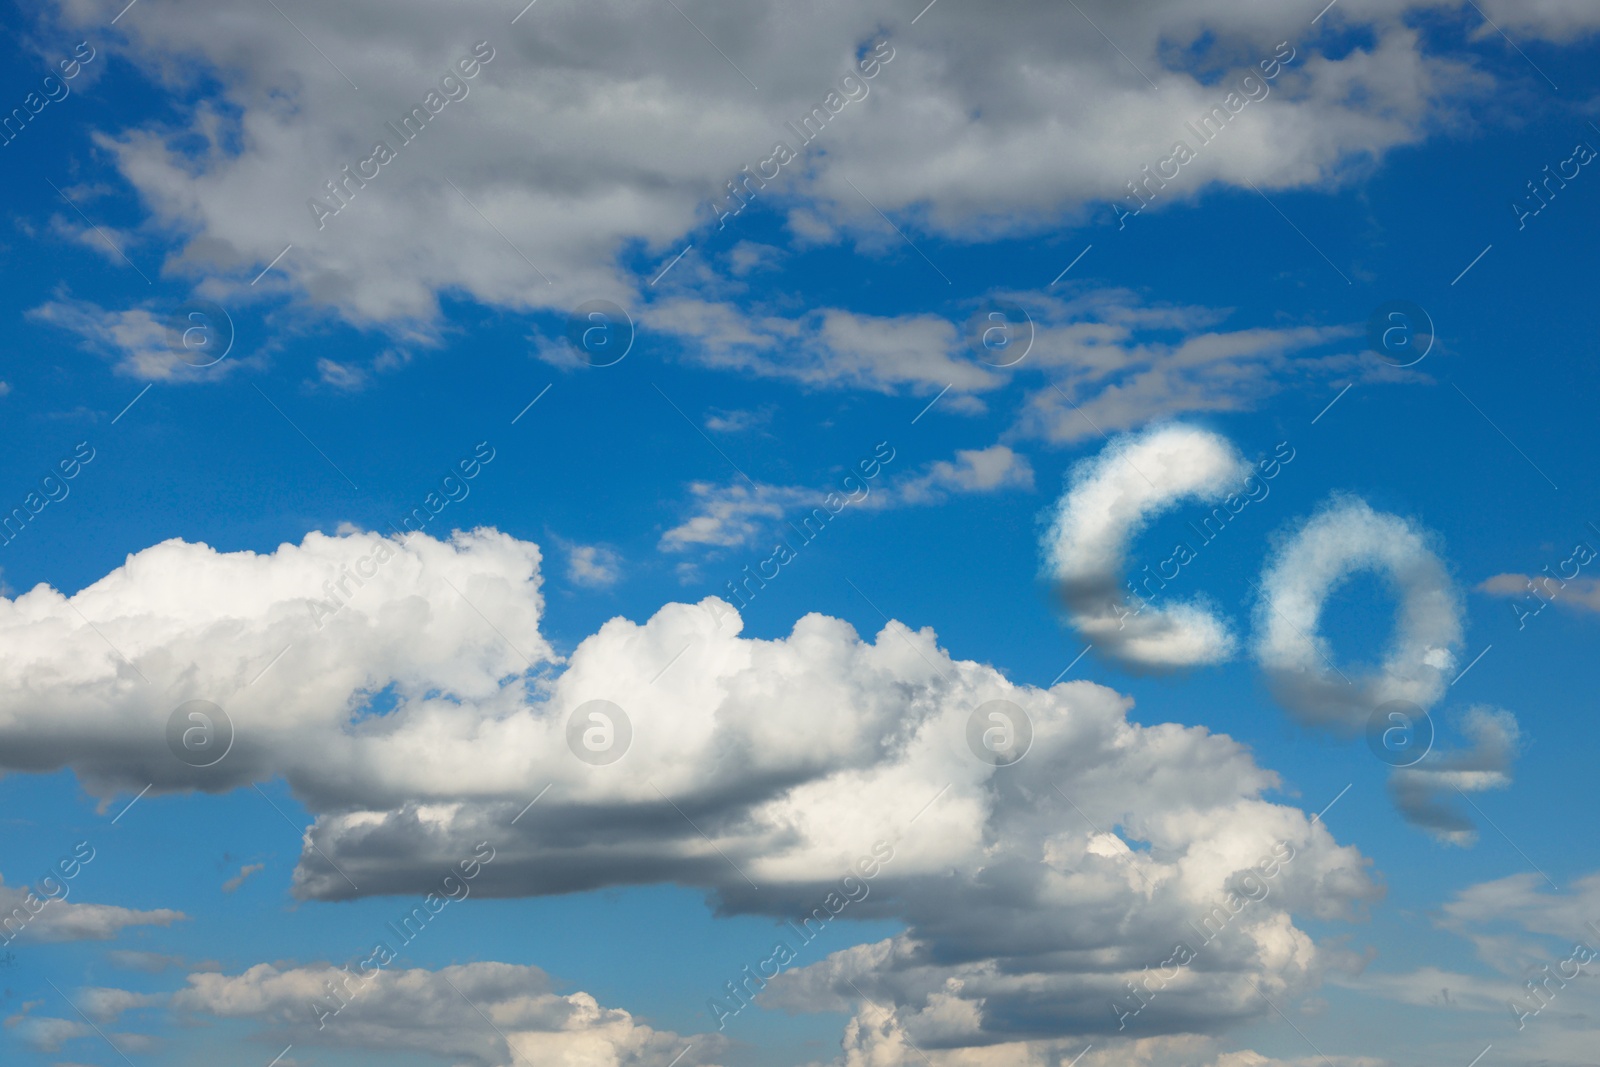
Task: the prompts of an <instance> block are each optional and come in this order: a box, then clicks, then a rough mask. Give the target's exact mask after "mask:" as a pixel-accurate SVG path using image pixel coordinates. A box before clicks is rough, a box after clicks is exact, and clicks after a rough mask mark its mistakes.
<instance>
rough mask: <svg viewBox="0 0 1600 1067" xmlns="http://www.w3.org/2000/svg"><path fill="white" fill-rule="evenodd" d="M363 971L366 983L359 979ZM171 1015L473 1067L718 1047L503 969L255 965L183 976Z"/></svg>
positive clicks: (640, 1060) (612, 1059) (713, 1051)
mask: <svg viewBox="0 0 1600 1067" xmlns="http://www.w3.org/2000/svg"><path fill="white" fill-rule="evenodd" d="M367 973H370V974H371V975H372V977H370V978H363V977H362V976H363V974H367ZM329 983H331V985H330V984H329ZM330 989H333V990H339V991H341V994H342V995H341V996H339V997H334V996H332V995H331V994H330ZM341 1001H343V1002H344V1006H343V1007H342V1008H340V1009H339V1010H337V1011H335V1010H334V1009H336V1008H339V1005H340V1003H341ZM319 1006H320V1008H321V1009H322V1010H320V1011H319V1010H318V1007H319ZM172 1007H173V1009H174V1010H175V1011H177V1012H179V1013H183V1014H189V1015H206V1016H212V1017H215V1018H224V1019H245V1020H253V1021H255V1022H257V1023H259V1024H260V1025H261V1026H262V1027H263V1028H264V1029H265V1030H267V1031H269V1032H270V1033H271V1034H272V1035H273V1037H274V1039H275V1040H282V1041H286V1042H290V1043H292V1044H294V1045H295V1046H296V1047H297V1048H299V1047H303V1048H307V1049H312V1048H324V1049H328V1048H331V1049H359V1050H366V1051H378V1052H388V1053H400V1052H405V1053H417V1052H422V1053H426V1054H429V1055H432V1056H434V1057H437V1058H438V1059H439V1060H440V1061H441V1062H449V1063H453V1064H461V1065H468V1064H470V1065H472V1067H511V1065H513V1064H521V1065H523V1067H571V1065H573V1064H579V1063H582V1064H591V1063H592V1064H597V1065H598V1064H605V1065H614V1067H647V1065H648V1064H654V1063H666V1062H667V1061H669V1060H671V1059H672V1057H673V1056H675V1055H677V1054H678V1053H680V1052H682V1051H683V1048H684V1045H685V1044H689V1043H692V1044H693V1045H694V1046H695V1047H694V1050H693V1051H692V1052H690V1053H689V1054H688V1055H687V1056H685V1057H684V1058H683V1059H682V1060H680V1061H679V1062H680V1063H682V1064H685V1065H700V1064H711V1063H714V1062H715V1059H716V1057H717V1055H718V1052H719V1051H720V1050H721V1049H722V1048H723V1047H724V1045H725V1043H724V1041H723V1039H722V1038H721V1037H720V1036H719V1035H716V1034H696V1035H693V1036H692V1037H690V1038H683V1037H679V1036H678V1035H677V1034H675V1033H673V1032H671V1031H669V1030H656V1029H653V1028H651V1027H650V1026H647V1025H645V1024H644V1023H642V1022H640V1021H638V1020H636V1019H635V1018H634V1017H633V1016H632V1015H630V1014H629V1013H628V1012H626V1011H623V1010H621V1009H619V1008H607V1007H603V1006H602V1005H600V1004H599V1003H598V1002H597V1001H596V1000H595V998H594V997H592V996H590V995H589V994H588V993H581V992H580V993H571V994H565V995H563V994H559V993H556V992H555V991H554V989H553V987H552V983H551V981H550V979H549V977H548V976H547V975H546V974H545V973H544V972H543V971H541V970H540V969H539V968H537V967H526V966H518V965H514V964H509V963H470V964H465V965H461V966H454V967H444V968H442V969H440V970H437V971H430V970H425V969H423V968H410V969H397V968H395V967H394V966H393V965H392V964H391V965H390V966H388V967H385V966H384V965H383V964H381V963H377V962H370V963H369V965H367V966H365V967H352V968H351V969H350V970H348V971H341V970H340V969H339V968H336V967H334V966H332V965H330V964H320V965H308V966H303V967H281V966H274V965H272V964H268V963H260V964H256V965H255V966H254V967H251V968H249V969H248V970H246V971H244V972H243V973H241V974H233V975H228V974H191V975H190V976H189V980H188V985H187V986H186V987H185V988H184V989H182V990H180V991H179V992H177V993H176V994H174V995H173V997H172ZM324 1011H325V1012H327V1013H328V1014H326V1015H324V1014H323V1012H324ZM480 1013H481V1014H480ZM485 1018H488V1019H492V1020H493V1024H492V1025H489V1026H486V1025H484V1020H485ZM319 1020H320V1025H319Z"/></svg>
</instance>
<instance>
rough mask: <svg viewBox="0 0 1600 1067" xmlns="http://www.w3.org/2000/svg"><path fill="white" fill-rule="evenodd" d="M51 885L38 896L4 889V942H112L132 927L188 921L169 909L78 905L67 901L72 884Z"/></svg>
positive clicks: (0, 905)
mask: <svg viewBox="0 0 1600 1067" xmlns="http://www.w3.org/2000/svg"><path fill="white" fill-rule="evenodd" d="M48 882H49V885H46V884H45V883H44V882H41V884H40V889H39V890H38V891H37V892H36V891H35V890H32V889H28V888H26V887H22V886H18V887H12V886H7V885H0V939H3V940H5V941H10V940H11V939H12V938H21V939H24V940H28V941H109V940H111V939H112V938H114V937H116V936H118V935H119V934H120V933H122V931H123V930H124V929H125V928H127V927H129V926H170V925H172V924H173V923H174V922H177V921H178V920H180V919H184V918H187V916H186V915H184V914H183V912H181V911H173V910H171V909H169V908H157V909H155V910H152V911H140V910H138V909H135V908H123V907H118V906H117V905H115V904H83V903H75V902H73V901H71V900H68V899H65V897H66V894H68V893H70V892H71V887H72V883H71V882H70V881H65V882H63V881H62V880H60V879H55V878H52V879H49V880H48ZM52 887H53V888H52ZM52 893H53V895H52Z"/></svg>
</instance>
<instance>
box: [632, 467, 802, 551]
mask: <svg viewBox="0 0 1600 1067" xmlns="http://www.w3.org/2000/svg"><path fill="white" fill-rule="evenodd" d="M689 492H690V493H691V494H692V495H693V497H694V504H693V505H692V506H693V508H694V513H693V514H692V515H690V516H689V518H687V519H685V520H684V521H683V522H681V523H679V524H678V525H677V526H674V527H673V528H672V529H670V530H668V531H667V532H666V533H664V534H662V535H661V548H662V549H663V550H665V551H668V552H675V551H683V550H684V549H687V548H689V547H691V546H695V545H702V546H709V547H714V548H737V547H738V546H740V545H747V544H750V543H751V542H753V541H755V540H756V539H758V538H760V537H761V536H762V535H763V534H764V533H765V532H766V531H768V530H770V529H771V528H772V527H773V526H775V525H777V523H778V521H779V520H780V519H782V518H783V517H784V515H785V514H787V513H788V512H789V511H791V510H792V509H795V508H799V507H804V506H806V505H808V504H810V505H816V504H820V503H821V502H822V498H823V497H824V496H826V495H827V494H826V492H825V491H818V490H814V489H807V488H804V487H801V486H794V485H770V484H767V483H764V482H758V483H754V484H749V483H745V482H729V483H728V484H727V485H717V484H715V483H713V482H692V483H690V485H689Z"/></svg>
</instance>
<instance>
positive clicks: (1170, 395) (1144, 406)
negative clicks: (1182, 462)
mask: <svg viewBox="0 0 1600 1067" xmlns="http://www.w3.org/2000/svg"><path fill="white" fill-rule="evenodd" d="M1017 298H1018V299H1019V300H1025V301H1026V302H1027V305H1028V307H1029V310H1030V314H1031V315H1032V316H1033V318H1034V322H1035V330H1036V335H1035V339H1034V344H1033V349H1032V350H1031V351H1030V353H1029V355H1028V358H1027V360H1026V361H1025V362H1024V363H1022V364H1020V365H1019V366H1018V368H1017V369H1018V371H1019V372H1039V373H1042V374H1045V375H1047V376H1048V377H1050V378H1051V379H1052V380H1051V383H1050V384H1049V385H1048V386H1046V387H1044V388H1035V389H1033V390H1032V391H1031V392H1030V393H1029V394H1028V398H1027V400H1026V401H1025V403H1024V407H1023V409H1022V411H1021V413H1020V414H1019V416H1018V419H1017V432H1019V433H1020V434H1022V435H1024V436H1027V437H1036V438H1041V439H1043V440H1046V441H1051V442H1054V443H1062V444H1069V443H1072V442H1075V441H1080V440H1083V439H1085V438H1093V437H1097V436H1099V435H1101V434H1102V433H1113V432H1115V431H1118V430H1130V429H1133V428H1135V427H1139V426H1142V425H1144V424H1146V423H1148V422H1151V421H1152V420H1156V419H1162V418H1171V417H1173V416H1176V415H1183V414H1188V413H1198V412H1213V411H1249V410H1252V409H1254V408H1256V407H1257V406H1259V404H1260V402H1261V401H1262V400H1264V399H1266V398H1267V397H1270V396H1272V395H1273V394H1275V393H1277V392H1279V391H1280V390H1282V389H1283V388H1284V386H1285V385H1286V384H1290V383H1320V382H1326V381H1328V380H1330V379H1333V378H1336V377H1349V378H1360V379H1365V378H1377V379H1380V380H1425V379H1423V377H1422V375H1420V374H1419V373H1418V372H1416V371H1403V372H1402V371H1396V370H1395V369H1394V368H1391V367H1388V366H1387V365H1386V364H1378V362H1377V361H1375V360H1372V359H1370V358H1367V357H1364V356H1362V355H1361V354H1360V353H1359V352H1358V351H1356V350H1355V349H1356V345H1355V343H1354V341H1355V338H1356V335H1357V334H1358V332H1359V331H1358V330H1356V329H1355V328H1354V327H1349V326H1273V327H1268V326H1246V327H1243V328H1239V329H1233V330H1224V329H1221V328H1220V326H1221V324H1222V322H1224V321H1225V320H1226V318H1227V317H1228V315H1227V313H1226V312H1218V311H1212V310H1208V309H1205V308H1198V307H1183V306H1169V305H1159V304H1146V303H1144V302H1143V301H1142V300H1141V299H1140V297H1139V296H1138V295H1137V294H1134V293H1132V292H1128V291H1126V290H1099V289H1097V290H1093V291H1090V292H1086V293H1084V294H1083V295H1081V296H1077V297H1072V298H1052V297H1048V296H1045V295H1042V294H1032V293H1030V294H1017Z"/></svg>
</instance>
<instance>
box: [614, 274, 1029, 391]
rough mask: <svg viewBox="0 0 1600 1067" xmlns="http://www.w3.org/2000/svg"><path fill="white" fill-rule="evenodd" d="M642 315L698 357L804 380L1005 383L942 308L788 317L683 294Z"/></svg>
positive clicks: (931, 386)
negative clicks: (973, 350) (937, 312)
mask: <svg viewBox="0 0 1600 1067" xmlns="http://www.w3.org/2000/svg"><path fill="white" fill-rule="evenodd" d="M643 322H644V323H645V324H646V325H647V326H649V327H651V328H652V329H655V330H658V331H661V332H663V333H667V334H671V335H673V336H676V337H678V338H679V339H680V340H681V341H682V342H683V344H684V358H686V359H688V360H691V361H693V362H695V363H699V364H701V365H704V366H709V367H716V368H719V369H722V370H736V371H741V372H743V373H746V374H750V375H755V376H758V377H763V378H784V379H788V380H790V381H794V382H798V383H800V384H802V385H808V386H816V387H824V386H825V387H832V388H840V387H843V388H852V389H864V390H871V391H874V392H884V393H889V392H900V391H907V392H912V393H918V394H922V395H927V396H931V395H933V394H934V393H937V392H939V391H940V390H941V389H943V388H944V387H945V386H951V387H953V388H954V389H955V390H957V391H958V392H983V391H986V390H990V389H997V388H999V387H1000V386H1002V385H1004V384H1005V379H1004V378H1003V377H1002V376H1000V375H999V374H995V373H991V372H990V371H988V370H986V369H985V368H983V367H981V366H979V365H978V364H977V363H976V362H974V361H973V359H972V358H971V355H970V353H969V352H968V351H967V349H966V346H965V343H964V342H963V341H962V339H961V336H960V333H959V331H958V330H957V329H956V327H955V325H953V324H952V323H951V322H950V321H949V320H948V319H945V318H943V317H941V316H938V315H929V314H918V315H898V316H883V315H865V314H858V313H856V312H852V311H846V310H844V309H841V308H822V309H819V310H816V311H812V312H809V313H807V314H805V315H803V316H800V317H798V318H785V317H782V316H777V315H761V314H750V313H748V312H746V311H744V310H742V309H741V308H740V307H738V306H737V305H735V304H731V303H713V302H710V301H706V300H700V299H695V298H690V297H678V298H674V299H671V300H668V301H665V302H663V303H660V304H656V305H652V306H651V307H650V308H649V309H648V312H647V314H646V315H645V317H644V319H643Z"/></svg>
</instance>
